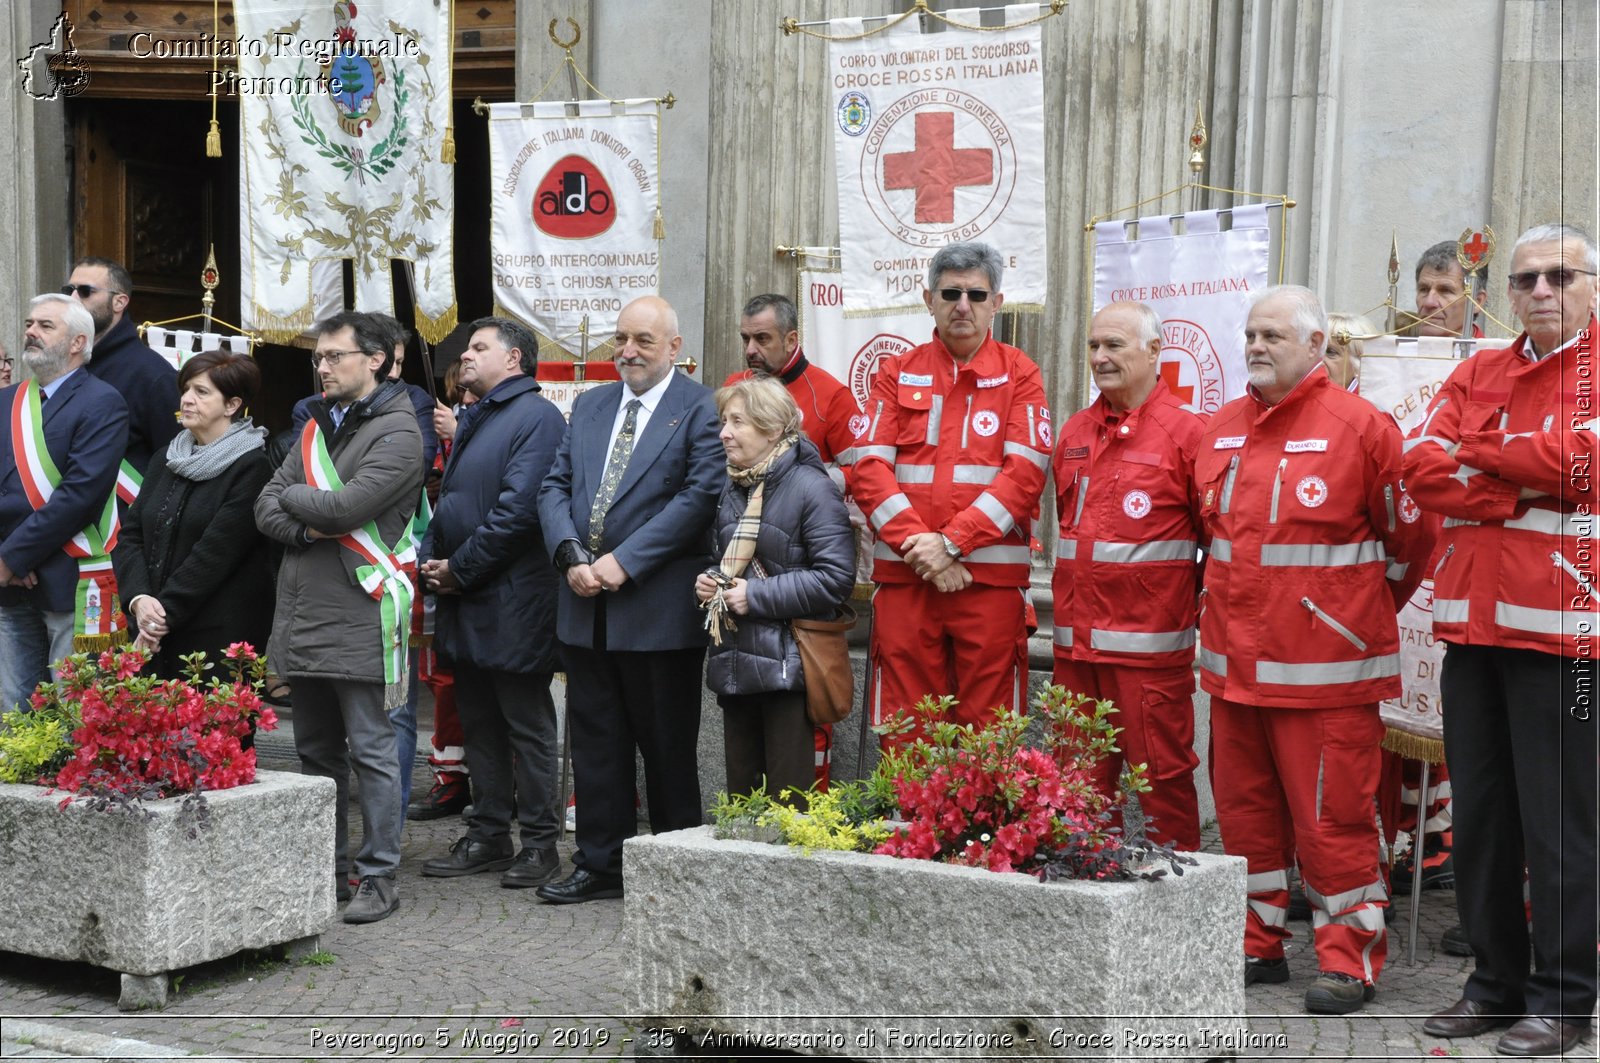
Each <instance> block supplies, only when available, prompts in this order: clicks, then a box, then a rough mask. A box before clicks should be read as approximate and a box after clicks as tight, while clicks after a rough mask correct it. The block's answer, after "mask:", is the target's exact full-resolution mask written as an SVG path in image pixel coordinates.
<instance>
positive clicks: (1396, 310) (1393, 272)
mask: <svg viewBox="0 0 1600 1063" xmlns="http://www.w3.org/2000/svg"><path fill="white" fill-rule="evenodd" d="M1399 298H1400V236H1399V234H1398V233H1396V232H1395V231H1394V230H1393V229H1390V230H1389V319H1388V321H1386V322H1385V323H1384V326H1383V330H1384V331H1385V332H1394V331H1395V328H1396V326H1397V325H1398V324H1399V316H1400V307H1399V304H1398V303H1397V302H1396V300H1397V299H1399Z"/></svg>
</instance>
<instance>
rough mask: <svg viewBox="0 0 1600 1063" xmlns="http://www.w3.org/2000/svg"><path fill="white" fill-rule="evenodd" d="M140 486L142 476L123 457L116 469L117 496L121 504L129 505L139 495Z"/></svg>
mask: <svg viewBox="0 0 1600 1063" xmlns="http://www.w3.org/2000/svg"><path fill="white" fill-rule="evenodd" d="M142 487H144V477H143V476H141V475H140V474H139V470H138V469H135V468H134V467H133V464H132V463H131V462H130V461H128V459H127V458H123V459H122V466H121V468H119V469H117V497H118V498H120V499H122V504H123V505H125V506H131V505H133V502H134V499H136V498H138V497H139V490H140V489H141V488H142Z"/></svg>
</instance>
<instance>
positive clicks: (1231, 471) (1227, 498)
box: [1218, 454, 1239, 513]
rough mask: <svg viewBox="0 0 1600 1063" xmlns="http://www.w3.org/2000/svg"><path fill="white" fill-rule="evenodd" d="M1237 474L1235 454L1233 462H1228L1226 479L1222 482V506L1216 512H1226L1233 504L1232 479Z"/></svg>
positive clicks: (1237, 463) (1236, 457)
mask: <svg viewBox="0 0 1600 1063" xmlns="http://www.w3.org/2000/svg"><path fill="white" fill-rule="evenodd" d="M1238 472H1239V455H1237V454H1235V455H1234V456H1233V460H1232V461H1230V462H1228V478H1227V479H1226V480H1224V481H1222V505H1221V507H1220V508H1219V510H1218V512H1220V513H1226V512H1228V507H1229V506H1230V505H1232V504H1233V478H1234V476H1235V475H1237V474H1238Z"/></svg>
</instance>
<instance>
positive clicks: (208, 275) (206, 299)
mask: <svg viewBox="0 0 1600 1063" xmlns="http://www.w3.org/2000/svg"><path fill="white" fill-rule="evenodd" d="M221 279H222V275H221V274H220V273H219V272H218V271H217V247H216V245H215V244H212V245H211V246H210V247H209V248H207V250H206V264H205V266H204V268H202V269H201V270H200V286H201V287H202V288H204V289H205V290H206V294H204V295H202V296H201V297H200V309H201V312H202V313H203V314H204V315H205V328H204V329H202V330H201V331H202V332H210V331H211V308H212V307H213V306H215V305H216V302H217V297H216V296H215V295H213V294H212V293H213V292H215V291H216V288H217V283H218V282H219V281H220V280H221Z"/></svg>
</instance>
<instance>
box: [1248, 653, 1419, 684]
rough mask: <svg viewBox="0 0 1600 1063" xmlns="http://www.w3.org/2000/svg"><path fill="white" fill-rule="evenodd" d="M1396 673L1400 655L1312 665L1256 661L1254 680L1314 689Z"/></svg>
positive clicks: (1321, 662)
mask: <svg viewBox="0 0 1600 1063" xmlns="http://www.w3.org/2000/svg"><path fill="white" fill-rule="evenodd" d="M1399 674H1400V655H1399V654H1398V653H1386V654H1384V655H1383V656H1382V657H1369V658H1367V659H1366V660H1364V661H1319V662H1316V663H1313V664H1288V663H1286V662H1283V661H1257V662H1256V681H1257V682H1259V683H1275V684H1277V685H1278V686H1286V687H1314V686H1321V685H1322V684H1324V683H1359V682H1362V681H1363V680H1367V679H1385V678H1388V677H1389V676H1392V675H1399Z"/></svg>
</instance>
